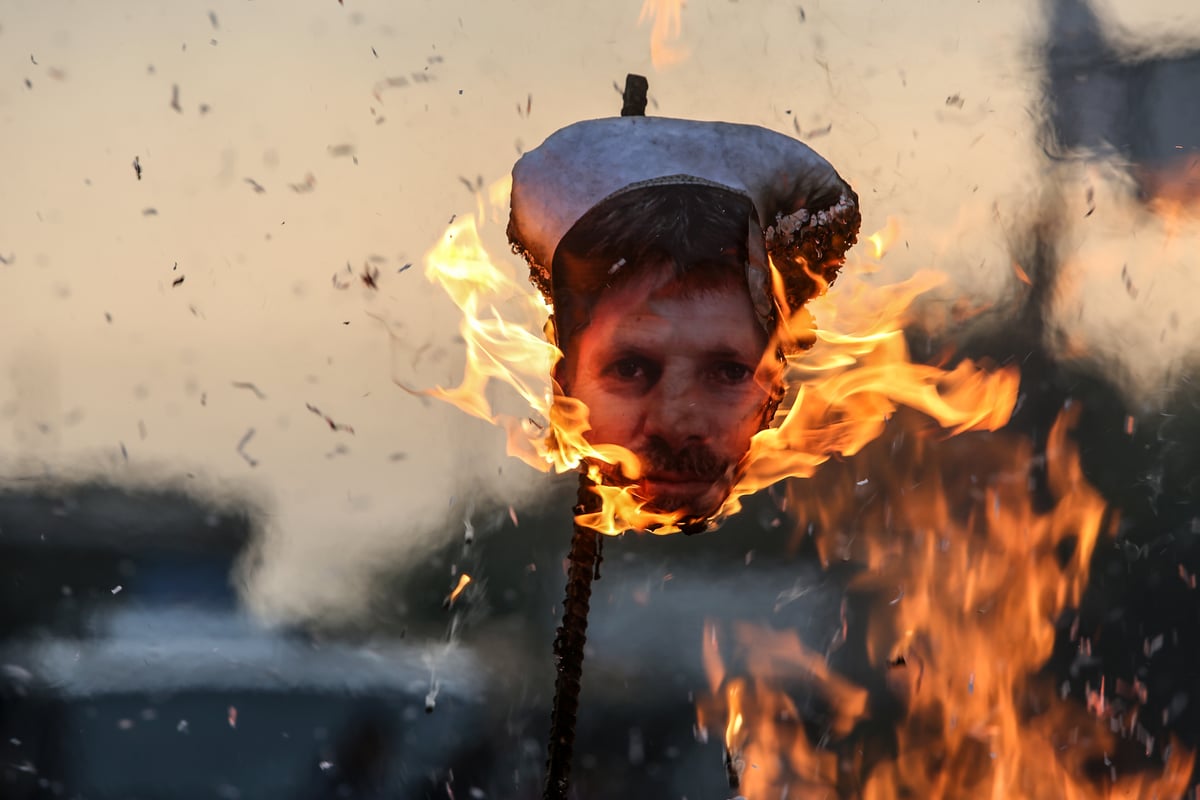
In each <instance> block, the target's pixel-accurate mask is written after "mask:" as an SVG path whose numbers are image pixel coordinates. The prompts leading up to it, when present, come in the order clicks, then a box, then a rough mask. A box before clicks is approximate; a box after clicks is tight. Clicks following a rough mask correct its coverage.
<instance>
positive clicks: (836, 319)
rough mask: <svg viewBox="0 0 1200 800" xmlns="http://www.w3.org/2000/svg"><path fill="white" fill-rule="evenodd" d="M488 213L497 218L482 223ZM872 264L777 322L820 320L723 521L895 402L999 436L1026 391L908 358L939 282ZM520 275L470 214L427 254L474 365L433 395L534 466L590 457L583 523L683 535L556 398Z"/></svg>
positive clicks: (878, 425)
mask: <svg viewBox="0 0 1200 800" xmlns="http://www.w3.org/2000/svg"><path fill="white" fill-rule="evenodd" d="M504 185H505V184H503V182H501V183H500V184H498V186H501V187H503V186H504ZM487 194H488V196H489V197H491V198H492V199H493V201H497V200H499V198H500V197H501V196H502V194H503V192H502V190H498V189H496V188H495V187H493V188H492V189H491V190H489V191H488V192H487ZM489 216H490V217H492V218H494V217H495V215H494V214H491V215H485V216H483V217H481V219H484V220H485V221H486V220H487V219H488V218H489ZM897 230H898V226H897V225H896V224H895V223H889V226H888V228H886V229H885V230H884V231H883V232H881V233H879V234H874V235H873V236H872V237H868V241H870V242H873V244H872V252H878V253H881V254H882V253H884V252H886V244H887V243H888V242H889V241H890V240H891V239H892V238H894V236H895V232H896V231H897ZM889 231H891V233H889ZM877 268H878V261H877V260H872V259H870V258H866V259H860V260H856V261H854V262H852V263H850V264H848V265H847V266H846V268H845V269H844V270H843V274H842V276H841V277H840V278H839V282H838V288H837V291H836V292H833V293H831V294H829V295H826V296H822V297H818V298H817V299H815V300H814V301H812V302H811V303H810V304H809V305H808V306H807V307H805V308H802V309H799V310H797V311H796V312H795V313H794V314H793V315H792V316H791V318H790V319H789V320H786V321H785V322H784V324H783V325H781V326H780V327H781V329H782V330H785V331H786V330H793V331H795V330H811V329H812V319H813V315H815V317H816V319H819V320H820V321H821V323H822V326H821V327H819V328H817V329H816V330H815V331H813V334H814V335H815V337H816V344H815V345H814V346H813V347H812V349H811V350H810V351H808V352H805V353H802V354H801V355H798V356H794V357H790V358H789V359H788V363H787V369H786V372H785V378H786V380H787V383H788V385H789V386H792V387H797V388H796V389H795V391H793V393H792V396H790V397H787V398H785V401H784V403H783V404H782V405H781V406H780V409H779V412H778V414H777V415H776V419H775V421H774V422H773V424H772V425H771V427H769V428H767V429H766V430H764V431H762V432H760V433H759V434H757V435H756V436H755V437H754V438H753V439H752V440H751V443H750V450H749V453H748V454H747V458H746V460H745V462H744V466H745V472H744V474H743V477H742V479H741V480H740V481H739V483H738V484H737V485H736V486H735V487H734V488H733V490H732V492H731V493H730V496H729V498H728V500H727V501H726V502H725V504H724V505H723V506H722V508H721V509H720V510H719V511H718V513H717V514H716V515H715V518H716V519H717V520H718V521H719V520H720V519H723V518H724V517H726V516H728V515H730V514H734V513H736V512H737V511H738V510H739V509H740V508H741V499H740V498H742V497H744V496H746V495H748V494H752V493H754V492H757V491H759V490H760V489H763V488H765V487H767V486H769V485H771V484H773V483H776V482H777V481H780V480H783V479H785V478H789V477H809V476H811V475H812V474H813V473H814V471H815V470H816V469H817V467H818V466H820V465H821V464H822V463H824V462H826V461H828V460H829V459H830V458H831V457H833V456H835V455H846V456H849V455H853V454H854V453H856V452H858V451H859V450H860V449H861V448H862V447H863V446H864V445H866V444H867V443H868V442H870V441H871V440H873V439H875V438H876V437H878V436H879V435H880V433H882V431H883V429H884V425H885V422H886V421H887V419H888V418H889V417H891V416H892V414H894V413H895V412H896V410H897V409H898V408H899V407H900V406H908V407H911V408H914V409H916V410H918V411H920V412H922V413H924V414H926V415H928V416H930V417H932V418H933V419H934V420H936V421H937V422H938V423H939V424H940V425H942V426H943V427H945V428H946V429H948V430H949V431H950V432H952V433H960V432H963V431H968V430H995V429H996V428H999V427H1000V426H1002V425H1003V424H1005V422H1007V421H1008V418H1009V416H1010V415H1011V413H1012V409H1013V406H1014V404H1015V402H1016V394H1017V386H1018V383H1019V375H1018V373H1017V370H1016V368H1015V367H1006V368H1002V369H997V370H989V369H986V368H985V367H984V366H982V365H978V364H975V363H974V362H972V361H970V360H964V361H962V362H961V363H959V364H958V365H956V366H955V367H953V368H952V369H943V368H941V367H935V366H930V365H924V364H914V363H912V361H911V359H910V356H909V351H908V347H907V344H906V343H905V339H904V334H903V330H904V327H905V325H906V324H907V323H908V322H909V321H910V319H909V314H910V308H911V306H912V303H913V301H914V300H915V299H916V298H917V297H918V296H919V295H921V294H922V293H924V292H926V291H928V290H930V289H932V288H934V287H935V286H937V285H938V284H939V283H941V282H942V280H943V276H941V275H940V274H937V273H933V272H930V271H921V272H918V273H917V274H916V275H914V276H913V277H911V278H909V279H908V280H905V281H902V282H900V283H897V284H894V285H890V286H882V287H881V286H876V285H873V284H870V283H868V282H867V281H866V280H864V276H865V275H867V274H869V273H871V272H873V271H875V270H876V269H877ZM524 271H525V270H524V265H521V264H519V263H516V262H515V261H512V260H510V261H508V262H504V265H503V266H499V265H497V263H496V262H494V261H493V260H492V259H491V257H490V256H489V255H488V253H487V251H486V250H485V248H484V246H483V242H482V239H481V237H480V234H479V229H478V228H477V227H476V224H475V219H474V217H472V216H467V217H466V218H464V219H462V220H461V221H457V222H454V223H452V224H451V225H450V227H449V229H448V230H447V231H446V233H445V234H444V235H443V237H442V239H441V240H440V241H439V242H438V244H437V245H436V246H435V247H434V248H433V249H432V250H431V251H430V253H429V254H428V255H427V257H426V276H427V277H428V279H429V280H431V281H432V282H434V283H437V284H439V285H440V286H441V287H442V288H443V289H444V290H445V292H446V294H447V295H448V296H449V297H450V299H451V300H452V301H453V302H454V303H455V304H456V305H457V306H458V308H459V309H460V311H461V312H462V316H463V321H462V324H461V327H460V331H461V334H462V336H463V339H464V340H465V342H466V368H465V373H464V376H463V380H462V382H461V383H460V384H459V385H458V386H457V387H454V388H450V389H447V388H436V389H432V390H428V391H427V392H425V393H426V394H429V395H431V396H434V397H438V398H440V399H442V400H444V401H446V402H449V403H452V404H453V405H455V406H457V407H458V408H460V409H462V410H463V411H465V412H467V413H469V414H472V415H473V416H476V417H479V418H481V419H484V420H487V421H488V422H491V423H493V424H495V425H498V426H500V427H502V428H503V429H504V430H505V431H506V433H507V441H508V448H507V449H508V453H509V454H510V455H512V456H515V457H518V458H520V459H521V460H523V461H524V462H525V463H527V464H530V465H531V466H534V467H536V468H537V469H540V470H543V471H548V470H551V469H553V470H555V471H556V472H560V473H561V472H566V471H571V470H575V469H577V468H578V467H579V466H580V465H581V464H583V463H585V462H587V463H588V465H589V466H588V472H589V475H590V476H591V477H592V479H593V481H595V482H596V483H597V487H596V491H597V493H598V494H599V495H600V496H601V498H602V503H601V507H600V510H599V511H597V512H595V513H592V514H588V515H585V516H581V517H580V518H579V521H580V522H581V523H582V524H584V525H586V526H588V527H591V528H593V529H595V530H598V531H600V532H602V533H605V534H609V535H617V534H620V533H623V532H625V531H627V530H643V531H644V530H650V531H653V532H654V533H656V534H668V533H674V532H676V531H678V530H679V526H678V524H677V523H678V522H679V518H678V514H672V513H665V512H655V511H651V510H649V509H647V508H646V507H645V502H644V501H643V500H641V499H639V498H638V497H637V496H636V495H635V494H634V493H633V489H632V488H631V487H627V486H611V485H604V484H603V483H602V476H601V474H600V469H599V467H598V466H597V465H598V464H599V463H605V464H611V465H619V466H620V471H621V472H623V473H624V474H625V475H629V476H631V477H636V476H637V475H638V473H639V462H638V459H637V457H636V456H635V455H634V454H633V453H631V452H629V451H628V450H626V449H625V448H623V447H619V446H615V445H592V444H591V443H589V442H588V441H587V440H586V438H585V435H586V433H587V431H588V430H589V427H588V418H587V408H586V407H585V406H584V405H583V404H582V403H581V402H579V401H578V400H575V399H573V398H570V397H564V396H562V395H556V394H555V393H554V392H553V389H552V386H551V385H550V380H549V376H550V374H551V370H552V368H553V366H554V364H555V363H556V362H557V360H558V359H559V358H560V357H561V355H562V354H561V352H560V351H559V350H558V348H556V347H555V346H554V345H552V344H550V343H549V342H548V341H547V340H546V338H545V336H544V334H543V330H542V329H543V326H544V323H545V320H546V318H547V316H548V315H549V313H550V309H549V308H548V307H547V306H546V304H545V303H544V302H543V300H542V298H541V296H540V295H538V294H537V293H536V292H535V291H534V290H533V289H532V288H531V287H530V286H529V284H528V282H527V281H526V280H525V277H524V274H523V273H524ZM810 311H811V313H810ZM492 381H496V382H497V383H499V384H501V385H504V386H507V387H509V388H510V389H512V390H514V391H515V392H516V393H517V395H518V396H519V397H520V398H521V400H522V401H523V404H524V405H525V406H526V407H527V408H528V410H529V413H528V414H524V415H513V414H505V413H499V412H497V411H494V410H493V408H492V405H491V402H490V401H489V399H488V397H489V396H488V386H489V384H490V383H491V382H492ZM410 391H412V390H410Z"/></svg>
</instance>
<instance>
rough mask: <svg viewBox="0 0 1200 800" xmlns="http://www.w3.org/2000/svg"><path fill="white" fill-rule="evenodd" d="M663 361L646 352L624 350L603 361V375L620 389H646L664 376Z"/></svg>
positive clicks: (607, 381)
mask: <svg viewBox="0 0 1200 800" xmlns="http://www.w3.org/2000/svg"><path fill="white" fill-rule="evenodd" d="M662 370H663V368H662V363H661V362H660V361H659V360H658V359H656V358H654V357H652V356H650V355H649V354H646V353H639V352H630V351H623V352H617V353H614V354H612V355H610V356H609V357H608V358H606V359H605V360H604V362H603V368H602V370H601V373H600V374H601V377H602V378H603V379H604V382H605V383H606V384H608V385H609V386H610V387H612V388H614V389H616V390H618V391H629V392H634V391H639V392H640V391H646V390H648V389H649V388H650V387H652V386H653V385H654V384H655V383H657V382H658V380H659V378H661V377H662Z"/></svg>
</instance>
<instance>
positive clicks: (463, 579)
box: [450, 572, 471, 603]
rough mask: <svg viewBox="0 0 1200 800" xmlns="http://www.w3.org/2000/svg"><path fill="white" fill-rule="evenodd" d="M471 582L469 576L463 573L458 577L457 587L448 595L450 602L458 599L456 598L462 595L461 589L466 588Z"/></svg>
mask: <svg viewBox="0 0 1200 800" xmlns="http://www.w3.org/2000/svg"><path fill="white" fill-rule="evenodd" d="M470 582H471V576H470V575H468V574H467V573H465V572H464V573H463V574H461V575H459V576H458V585H457V586H455V587H454V591H453V592H451V593H450V602H451V603H453V602H454V601H455V600H457V599H458V596H459V595H460V594H462V593H463V589H466V588H467V584H469V583H470Z"/></svg>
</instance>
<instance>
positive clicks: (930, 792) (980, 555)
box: [698, 407, 1192, 800]
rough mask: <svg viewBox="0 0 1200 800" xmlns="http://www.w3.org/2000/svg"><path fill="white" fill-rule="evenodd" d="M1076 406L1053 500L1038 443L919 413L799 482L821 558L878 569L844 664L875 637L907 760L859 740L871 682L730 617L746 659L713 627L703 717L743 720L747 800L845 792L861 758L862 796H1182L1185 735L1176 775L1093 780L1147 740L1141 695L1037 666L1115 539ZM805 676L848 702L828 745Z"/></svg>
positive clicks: (850, 627)
mask: <svg viewBox="0 0 1200 800" xmlns="http://www.w3.org/2000/svg"><path fill="white" fill-rule="evenodd" d="M1077 415H1078V407H1073V408H1068V409H1067V410H1066V411H1065V412H1064V413H1063V414H1062V415H1061V416H1060V419H1059V421H1058V423H1057V424H1056V425H1055V427H1054V429H1053V431H1052V432H1051V435H1050V439H1049V442H1048V446H1047V449H1046V453H1045V464H1046V473H1047V474H1046V489H1047V490H1048V493H1049V495H1050V496H1051V497H1052V498H1053V506H1052V507H1050V508H1049V509H1048V510H1045V511H1041V510H1038V508H1036V507H1035V505H1034V502H1033V499H1032V494H1033V490H1032V488H1031V484H1030V476H1029V472H1028V469H1029V467H1028V465H1029V464H1030V463H1031V462H1033V461H1034V458H1033V457H1034V453H1033V452H1032V447H1031V445H1030V444H1029V443H1028V442H1027V441H1024V440H1021V439H1016V438H1010V439H1002V438H1000V437H999V436H997V437H994V438H992V439H987V440H982V441H980V440H979V439H978V438H975V439H974V440H972V439H971V438H970V437H964V438H963V439H959V440H952V441H943V442H941V443H937V442H936V441H934V440H931V439H930V437H929V436H928V435H927V433H928V430H927V429H926V430H922V429H920V428H918V427H917V426H915V425H913V424H911V423H910V424H908V425H905V426H903V429H902V430H901V431H900V432H899V433H897V434H896V435H894V436H892V437H891V441H880V442H877V443H876V444H875V445H873V446H871V447H870V448H868V449H866V450H864V451H863V452H862V453H861V454H860V456H859V457H858V458H856V459H854V460H852V461H849V462H845V463H843V464H839V465H836V467H831V468H830V469H827V470H823V471H822V472H821V473H820V474H819V475H818V476H817V477H816V478H815V479H814V480H813V481H811V482H805V483H803V484H801V483H794V484H793V485H792V486H791V487H790V488H791V489H792V491H791V493H790V496H789V500H790V501H792V502H794V503H795V506H794V507H795V508H796V513H797V515H798V518H799V519H801V520H804V521H805V522H809V523H811V524H812V526H814V527H816V528H818V529H819V531H820V532H819V533H818V535H817V539H816V542H817V545H818V549H819V553H820V554H821V557H822V560H823V561H824V562H825V563H829V562H830V561H833V560H838V561H852V562H856V563H859V564H861V565H863V567H864V570H863V571H862V572H861V573H860V575H859V577H858V579H856V580H855V581H854V582H853V583H852V584H851V587H850V592H851V594H853V595H855V596H861V597H864V598H872V597H874V598H879V599H880V600H879V602H875V603H873V604H872V609H873V610H872V613H871V614H870V616H869V618H868V619H867V621H866V623H865V625H855V624H851V623H849V622H847V620H846V619H845V615H843V621H842V628H841V630H840V631H839V633H838V635H837V637H836V638H835V645H834V647H833V649H832V653H831V655H834V656H836V654H837V652H838V647H840V646H841V645H842V644H845V643H847V641H849V640H854V641H860V640H861V641H862V642H863V644H864V645H865V648H864V649H865V655H866V659H867V661H868V662H869V665H870V667H871V668H873V669H874V670H875V671H876V672H877V673H878V674H882V675H886V677H887V679H888V680H887V685H888V689H889V691H890V693H892V694H893V695H895V699H896V700H897V701H899V703H900V704H901V705H902V706H903V707H904V708H905V712H906V713H905V715H904V716H903V718H901V719H900V720H899V722H898V723H897V729H896V743H895V755H893V756H891V757H887V758H882V759H877V760H876V761H875V762H874V763H868V762H864V761H863V759H862V756H861V753H862V751H863V748H862V747H861V746H860V745H858V744H855V743H854V737H853V735H852V733H853V731H854V730H855V728H856V726H858V725H859V723H862V722H864V721H865V720H866V718H867V715H868V705H867V692H866V691H865V690H863V689H860V688H858V687H856V686H855V685H853V684H851V683H850V682H849V681H847V680H845V679H843V678H841V677H840V676H838V675H837V673H835V672H834V671H833V670H832V668H831V667H830V666H829V664H828V662H827V660H826V658H823V657H821V656H818V655H816V654H813V653H811V652H810V651H809V650H807V649H806V647H805V646H804V645H803V644H802V643H801V642H800V639H799V637H798V636H797V635H796V634H795V633H794V632H792V631H780V630H773V629H771V628H759V627H756V626H752V625H748V624H745V623H742V624H738V625H735V631H736V639H737V644H738V647H737V651H738V652H739V653H742V654H743V655H744V670H732V669H730V668H729V667H727V666H726V665H725V664H724V662H723V660H722V659H721V655H720V652H719V649H718V648H717V634H716V631H717V625H716V624H715V623H710V624H709V625H708V626H707V627H706V630H705V636H704V646H703V649H704V664H705V671H706V673H707V675H708V678H709V688H710V694H709V696H708V697H706V698H703V699H702V700H701V702H700V704H699V706H698V725H699V726H700V727H701V728H703V727H705V726H707V725H710V724H711V721H713V720H718V719H720V718H721V715H722V713H724V715H725V717H726V719H730V720H732V719H733V716H734V714H735V713H736V714H737V715H738V717H739V718H740V720H741V722H740V723H739V726H738V727H739V730H740V731H741V733H740V737H739V739H738V740H737V742H736V744H737V746H738V751H737V752H739V753H740V755H741V757H742V759H743V760H744V762H745V764H746V766H747V769H745V770H744V771H743V772H742V778H743V782H742V786H741V791H742V794H743V795H744V796H746V797H747V798H749V800H767V799H768V798H780V797H783V796H791V797H796V796H802V797H809V796H812V797H823V796H830V797H832V796H836V792H837V791H839V790H841V789H842V788H843V787H844V786H845V781H846V779H847V776H846V775H845V774H844V773H845V772H846V770H847V769H849V768H850V766H853V768H854V769H856V770H857V777H855V778H853V780H855V781H861V783H856V784H855V785H856V786H858V787H859V790H858V792H857V793H856V795H855V796H859V797H862V798H863V800H897V799H898V798H901V797H912V798H918V797H919V798H923V799H929V800H949V799H950V798H968V797H969V798H990V799H991V800H1041V799H1042V798H1056V799H1057V798H1064V799H1066V800H1084V799H1085V798H1091V799H1093V800H1099V799H1100V798H1110V799H1112V800H1115V798H1130V799H1133V798H1138V799H1140V800H1154V799H1155V798H1159V799H1161V800H1177V799H1178V798H1181V797H1182V796H1183V793H1184V792H1185V791H1186V788H1187V781H1188V778H1189V774H1190V772H1191V767H1192V754H1190V753H1187V752H1185V751H1184V750H1183V749H1182V748H1181V747H1179V746H1178V745H1173V746H1172V747H1171V748H1169V749H1168V750H1167V751H1166V752H1165V753H1163V754H1162V755H1165V767H1163V768H1161V769H1156V768H1149V764H1150V763H1151V762H1147V765H1146V766H1147V767H1148V768H1146V769H1143V770H1140V771H1136V772H1134V771H1131V772H1127V773H1124V774H1122V773H1118V772H1117V771H1116V768H1115V767H1112V768H1111V769H1109V770H1105V773H1106V774H1105V776H1104V779H1103V781H1097V780H1095V779H1093V778H1090V777H1088V775H1087V772H1088V769H1089V767H1090V766H1091V765H1093V764H1094V763H1097V762H1102V761H1103V762H1105V763H1108V759H1109V756H1112V755H1114V754H1115V752H1116V751H1117V750H1118V747H1119V745H1120V736H1123V737H1131V736H1136V735H1137V729H1136V716H1137V714H1136V711H1137V703H1138V702H1144V698H1145V690H1144V689H1142V690H1140V692H1139V691H1138V690H1137V687H1136V686H1135V688H1134V690H1131V691H1127V692H1126V695H1127V696H1129V697H1132V698H1134V699H1133V700H1130V701H1129V702H1130V703H1132V704H1133V711H1132V712H1130V713H1128V714H1125V715H1120V714H1118V713H1116V712H1115V711H1114V710H1113V709H1112V708H1111V707H1110V706H1109V705H1107V704H1106V700H1105V697H1106V695H1105V687H1104V684H1103V682H1102V683H1101V686H1100V687H1098V689H1097V690H1096V691H1092V690H1091V689H1090V688H1089V689H1088V701H1087V704H1086V707H1085V706H1084V704H1082V703H1070V702H1068V701H1066V700H1064V699H1062V698H1061V697H1060V696H1059V695H1058V694H1057V692H1056V691H1055V687H1053V686H1048V685H1046V684H1045V683H1044V682H1043V680H1042V679H1041V678H1039V677H1037V674H1038V671H1039V670H1040V669H1041V668H1042V667H1043V665H1045V664H1046V662H1047V661H1048V660H1049V658H1050V656H1051V652H1052V650H1053V647H1054V644H1055V622H1056V621H1057V620H1058V619H1059V618H1060V617H1061V616H1062V614H1063V613H1064V611H1066V610H1067V609H1069V608H1071V607H1073V606H1076V605H1077V604H1078V603H1079V601H1080V599H1081V597H1082V594H1083V590H1084V588H1085V585H1086V583H1087V577H1088V565H1089V563H1090V560H1091V556H1092V553H1093V552H1094V549H1095V547H1096V545H1097V542H1098V540H1099V538H1100V536H1101V535H1102V534H1103V533H1104V531H1105V530H1106V525H1105V520H1106V508H1105V504H1104V501H1103V499H1102V498H1101V497H1100V495H1099V494H1098V493H1097V492H1096V491H1095V489H1093V488H1092V487H1091V486H1090V485H1088V484H1087V482H1086V481H1085V479H1084V476H1083V472H1082V469H1081V467H1080V464H1079V459H1078V455H1077V452H1076V449H1075V447H1074V445H1073V443H1072V442H1071V440H1070V439H1069V438H1068V433H1069V430H1070V429H1071V428H1072V427H1073V425H1074V422H1075V419H1076V417H1077ZM1108 516H1110V517H1111V515H1108ZM1110 521H1114V520H1110ZM799 535H800V536H803V535H805V534H804V533H800V534H799ZM1072 638H1073V640H1074V641H1077V642H1078V645H1079V647H1080V649H1081V651H1083V652H1086V650H1087V648H1089V647H1090V645H1089V644H1088V642H1087V640H1086V639H1085V638H1081V637H1079V635H1078V632H1077V631H1075V632H1073V634H1072ZM846 657H847V658H849V657H850V656H846ZM743 671H744V672H745V673H747V674H748V675H749V676H751V677H750V678H747V677H744V676H743V675H742V674H741V673H742V672H743ZM797 684H802V685H803V686H805V687H807V688H808V690H809V691H810V693H815V694H816V695H818V696H820V697H822V698H824V699H825V700H827V701H828V703H829V705H831V706H832V708H833V709H834V712H833V714H832V716H831V718H830V720H829V722H828V724H827V731H826V733H825V735H824V737H823V738H822V742H821V743H820V745H817V744H814V743H813V742H812V737H810V735H809V734H808V733H806V731H805V728H804V725H803V724H802V722H803V720H802V719H801V717H800V715H799V714H798V713H797V711H796V708H795V705H794V703H793V701H792V699H791V695H790V694H789V693H788V691H786V690H785V688H786V687H788V686H790V687H793V688H794V687H795V686H796V685H797ZM735 694H736V697H734V696H733V695H735ZM1089 712H1093V713H1095V714H1096V715H1097V716H1100V717H1101V718H1099V719H1097V718H1096V717H1095V716H1089ZM1118 734H1120V736H1118ZM1143 745H1144V746H1145V748H1146V751H1147V755H1149V754H1151V751H1153V750H1154V746H1155V745H1154V742H1153V740H1149V741H1143ZM1160 749H1161V748H1160ZM847 752H850V753H851V754H852V755H850V756H847V755H846V753H847ZM1153 755H1154V756H1156V757H1157V756H1159V755H1160V753H1158V752H1154V753H1153ZM848 765H849V766H848ZM797 790H799V791H797ZM822 792H827V793H828V794H822Z"/></svg>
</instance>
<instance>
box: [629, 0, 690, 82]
mask: <svg viewBox="0 0 1200 800" xmlns="http://www.w3.org/2000/svg"><path fill="white" fill-rule="evenodd" d="M647 20H649V21H650V63H651V64H653V65H654V68H655V69H663V68H664V67H670V66H672V65H674V64H678V63H680V62H682V61H684V60H686V59H687V57H688V52H687V50H684V49H682V48H680V47H678V46H677V45H676V41H677V40H678V39H679V37H680V35H681V34H682V32H683V0H645V2H643V3H642V10H641V13H640V14H638V26H639V27H640V26H641V25H642V24H644V23H645V22H646V21H647Z"/></svg>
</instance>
